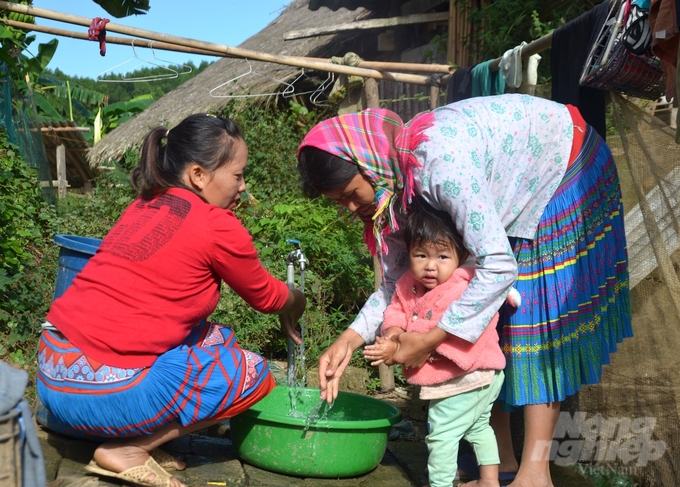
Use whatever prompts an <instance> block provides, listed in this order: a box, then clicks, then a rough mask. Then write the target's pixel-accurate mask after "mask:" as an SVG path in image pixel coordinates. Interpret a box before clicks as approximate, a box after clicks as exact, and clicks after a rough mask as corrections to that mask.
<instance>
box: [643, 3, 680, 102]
mask: <svg viewBox="0 0 680 487" xmlns="http://www.w3.org/2000/svg"><path fill="white" fill-rule="evenodd" d="M649 24H650V27H651V29H652V52H653V53H654V55H655V56H656V57H658V58H659V61H661V69H663V72H664V74H665V75H666V99H667V100H668V101H670V100H671V98H675V97H676V96H677V93H676V89H675V77H676V70H677V58H678V43H679V41H680V32H679V31H680V29H678V18H677V5H676V0H653V1H652V4H651V6H650V7H649Z"/></svg>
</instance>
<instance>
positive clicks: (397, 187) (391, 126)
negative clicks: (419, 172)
mask: <svg viewBox="0 0 680 487" xmlns="http://www.w3.org/2000/svg"><path fill="white" fill-rule="evenodd" d="M433 122H434V114H433V113H432V112H424V113H421V114H419V115H416V116H415V117H414V118H413V119H412V120H411V121H410V122H409V123H408V124H406V125H404V123H403V122H402V120H401V118H399V115H397V114H396V113H394V112H391V111H390V110H385V109H368V110H364V111H362V112H359V113H350V114H345V115H339V116H337V117H333V118H330V119H328V120H325V121H323V122H320V123H319V124H317V125H315V126H314V127H313V128H312V129H311V130H310V131H309V133H307V135H306V136H305V138H304V139H303V141H302V143H301V144H300V148H299V149H298V156H299V153H300V151H301V150H302V149H304V148H305V147H316V148H317V149H321V150H323V151H326V152H328V153H330V154H333V155H334V156H338V157H341V158H343V159H345V160H348V161H351V162H353V163H355V164H356V165H357V166H358V167H359V170H360V171H361V173H362V174H364V175H365V176H366V177H368V178H369V180H370V181H371V183H372V185H373V189H374V190H375V207H376V212H375V215H373V217H372V218H371V217H361V218H362V220H363V221H364V224H365V227H364V242H366V245H368V248H369V250H370V251H371V254H372V255H376V251H377V249H378V248H379V249H380V251H381V253H382V254H387V246H386V245H385V242H384V240H383V237H384V236H385V235H387V234H389V233H393V232H395V231H397V230H398V229H399V225H398V224H397V220H396V217H395V201H396V200H397V199H398V198H396V197H395V196H396V194H397V193H398V192H399V191H402V190H403V195H402V208H403V209H404V210H405V209H406V206H407V205H408V204H409V203H410V202H411V198H412V196H413V167H420V163H419V162H418V160H417V159H416V158H415V156H414V155H413V151H414V150H415V148H416V147H418V145H419V144H420V143H421V142H424V141H426V140H428V138H427V136H426V135H425V134H423V131H424V130H425V129H426V128H428V127H430V126H431V125H432V124H433Z"/></svg>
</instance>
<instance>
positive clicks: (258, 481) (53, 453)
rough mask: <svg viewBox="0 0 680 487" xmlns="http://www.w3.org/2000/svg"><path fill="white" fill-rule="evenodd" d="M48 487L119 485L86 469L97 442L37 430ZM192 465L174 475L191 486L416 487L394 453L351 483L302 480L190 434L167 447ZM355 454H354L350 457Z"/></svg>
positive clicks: (218, 440)
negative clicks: (264, 467) (242, 458)
mask: <svg viewBox="0 0 680 487" xmlns="http://www.w3.org/2000/svg"><path fill="white" fill-rule="evenodd" d="M37 431H38V438H39V440H40V444H41V448H42V450H43V456H44V457H45V467H46V472H47V480H48V487H117V486H120V485H124V484H122V483H121V482H119V481H117V480H116V479H112V478H106V477H97V476H95V475H92V474H90V473H88V472H87V471H85V469H84V467H85V465H87V464H88V463H89V462H90V460H91V459H92V456H93V453H94V450H95V448H96V447H97V443H94V442H89V441H84V440H77V439H73V438H68V437H65V436H62V435H59V434H55V433H52V432H49V431H47V430H45V429H44V428H42V427H40V426H37ZM163 449H164V450H166V451H167V452H168V453H171V454H173V455H175V456H177V457H178V458H180V459H181V460H183V461H185V462H186V463H187V469H186V470H184V471H182V472H173V475H174V476H175V477H177V478H178V479H179V480H181V481H182V482H184V483H186V484H187V485H189V486H190V487H194V486H196V487H198V486H205V487H220V486H222V487H289V486H290V487H413V486H414V485H422V484H414V483H413V482H412V480H411V479H410V477H409V475H408V473H407V472H406V470H404V469H403V468H402V466H401V464H400V461H399V458H398V455H394V454H392V453H391V451H390V450H388V451H387V452H386V453H385V456H384V457H383V459H382V461H381V463H380V464H379V465H378V467H376V468H375V469H374V470H373V471H371V472H369V473H367V474H365V475H361V476H357V477H352V478H346V479H317V478H298V477H291V476H287V475H281V474H278V473H274V472H269V471H266V470H262V469H259V468H256V467H253V466H252V465H248V464H243V463H242V462H241V461H240V460H239V458H238V456H237V455H236V452H235V450H234V448H233V445H232V443H231V440H230V439H229V438H227V437H209V436H203V435H188V436H185V437H182V438H179V439H177V440H174V441H172V442H169V443H167V444H166V445H165V446H164V447H163ZM350 454H351V453H350Z"/></svg>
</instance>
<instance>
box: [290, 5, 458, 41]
mask: <svg viewBox="0 0 680 487" xmlns="http://www.w3.org/2000/svg"><path fill="white" fill-rule="evenodd" d="M448 18H449V15H448V13H446V12H437V13H433V14H414V15H403V16H400V17H389V18H386V19H370V20H358V21H355V22H347V23H344V24H338V25H327V26H322V27H312V28H310V29H303V30H290V31H288V32H285V33H284V34H283V38H284V39H285V40H287V41H288V40H292V39H304V38H306V37H316V36H320V35H326V34H335V33H337V32H346V31H353V30H368V29H384V28H385V27H394V26H396V25H410V24H422V23H427V22H439V21H446V20H448Z"/></svg>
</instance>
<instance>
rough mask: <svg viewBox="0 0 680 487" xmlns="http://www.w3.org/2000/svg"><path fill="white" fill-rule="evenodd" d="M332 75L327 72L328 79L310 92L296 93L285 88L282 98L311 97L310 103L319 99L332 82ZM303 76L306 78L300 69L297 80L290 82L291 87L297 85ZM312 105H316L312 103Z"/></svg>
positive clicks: (303, 70)
mask: <svg viewBox="0 0 680 487" xmlns="http://www.w3.org/2000/svg"><path fill="white" fill-rule="evenodd" d="M332 75H333V73H330V72H329V73H328V78H326V79H325V80H323V81H322V82H321V84H319V85H318V86H316V87H315V88H314V89H312V90H308V91H299V92H297V91H295V90H294V89H293V90H289V89H288V88H286V89H285V90H284V91H283V93H282V95H283V97H284V98H292V97H293V96H301V95H311V96H310V101H311V99H312V98H314V99H317V98H319V96H321V93H322V92H323V91H324V90H325V88H326V87H327V86H328V84H329V83H331V82H332V81H333V76H332ZM304 76H306V75H305V68H302V72H301V73H300V75H299V76H298V77H297V78H295V79H294V80H293V81H291V85H293V86H295V83H297V82H298V81H300V80H301V79H302V78H303V77H304ZM312 103H314V102H312ZM314 104H315V105H316V103H314ZM319 106H322V105H319Z"/></svg>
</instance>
